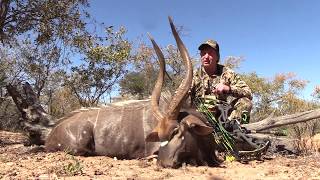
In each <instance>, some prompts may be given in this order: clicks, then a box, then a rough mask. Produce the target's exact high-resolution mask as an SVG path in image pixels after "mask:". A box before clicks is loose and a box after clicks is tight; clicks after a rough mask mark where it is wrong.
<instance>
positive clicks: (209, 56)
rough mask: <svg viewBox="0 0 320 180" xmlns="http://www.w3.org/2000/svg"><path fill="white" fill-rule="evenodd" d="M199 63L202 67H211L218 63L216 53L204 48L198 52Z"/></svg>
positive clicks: (208, 47) (211, 49) (209, 48)
mask: <svg viewBox="0 0 320 180" xmlns="http://www.w3.org/2000/svg"><path fill="white" fill-rule="evenodd" d="M200 56H201V63H202V66H204V67H210V66H211V67H213V66H216V65H217V63H218V55H217V53H216V51H215V50H214V49H213V48H212V47H210V46H206V47H204V48H203V49H202V50H200Z"/></svg>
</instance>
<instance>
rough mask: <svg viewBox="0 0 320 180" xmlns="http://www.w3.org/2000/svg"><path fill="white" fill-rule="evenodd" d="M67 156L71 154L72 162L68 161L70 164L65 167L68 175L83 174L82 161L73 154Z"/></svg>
mask: <svg viewBox="0 0 320 180" xmlns="http://www.w3.org/2000/svg"><path fill="white" fill-rule="evenodd" d="M67 156H69V159H70V160H71V162H68V164H67V165H65V166H64V167H63V169H64V171H65V173H66V174H67V175H68V176H75V175H79V174H82V173H83V172H82V169H83V167H82V165H81V164H80V161H79V160H78V159H77V158H75V157H74V156H73V155H70V154H67Z"/></svg>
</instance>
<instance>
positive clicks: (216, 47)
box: [198, 39, 220, 60]
mask: <svg viewBox="0 0 320 180" xmlns="http://www.w3.org/2000/svg"><path fill="white" fill-rule="evenodd" d="M206 46H210V47H212V48H213V49H214V50H215V51H216V53H217V55H218V60H219V59H220V51H219V44H218V43H217V41H215V40H212V39H208V40H206V41H205V42H203V43H202V44H200V46H199V47H198V49H199V50H200V51H201V50H202V49H203V48H204V47H206Z"/></svg>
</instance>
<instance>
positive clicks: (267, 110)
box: [242, 72, 314, 121]
mask: <svg viewBox="0 0 320 180" xmlns="http://www.w3.org/2000/svg"><path fill="white" fill-rule="evenodd" d="M242 77H243V79H244V80H245V81H246V82H247V84H248V85H249V86H250V88H251V90H252V92H253V95H254V111H253V117H254V118H253V121H257V120H262V119H264V118H266V117H268V116H269V115H270V114H272V113H274V115H286V114H291V113H295V112H302V111H306V110H310V109H312V108H314V106H313V105H312V103H310V102H307V101H305V100H302V99H301V98H300V97H299V93H300V92H301V91H302V90H303V89H304V87H305V86H306V84H307V81H305V80H299V79H297V78H296V77H295V74H293V73H283V74H277V75H275V76H274V77H273V78H272V79H271V80H268V79H266V78H262V77H259V76H258V75H257V74H256V73H255V72H253V73H249V74H243V75H242Z"/></svg>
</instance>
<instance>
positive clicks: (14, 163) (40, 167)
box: [0, 131, 320, 180]
mask: <svg viewBox="0 0 320 180" xmlns="http://www.w3.org/2000/svg"><path fill="white" fill-rule="evenodd" d="M24 140H25V137H23V136H22V135H21V134H18V133H10V132H4V131H1V132H0V179H77V180H80V179H174V180H178V179H197V180H198V179H277V180H278V179H320V155H319V154H317V153H314V154H313V155H310V156H290V157H289V156H287V157H284V156H275V155H272V156H270V157H269V158H268V159H267V160H264V161H250V162H248V163H247V164H242V163H239V162H227V163H224V164H222V165H221V166H220V167H204V166H201V167H193V166H188V165H186V166H183V167H181V168H179V169H164V168H161V167H158V166H157V165H156V161H155V159H151V160H117V159H115V158H110V157H103V156H96V157H79V156H71V155H68V154H66V153H65V152H57V153H46V152H44V151H43V149H42V148H39V147H25V146H23V144H22V142H23V141H24Z"/></svg>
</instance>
